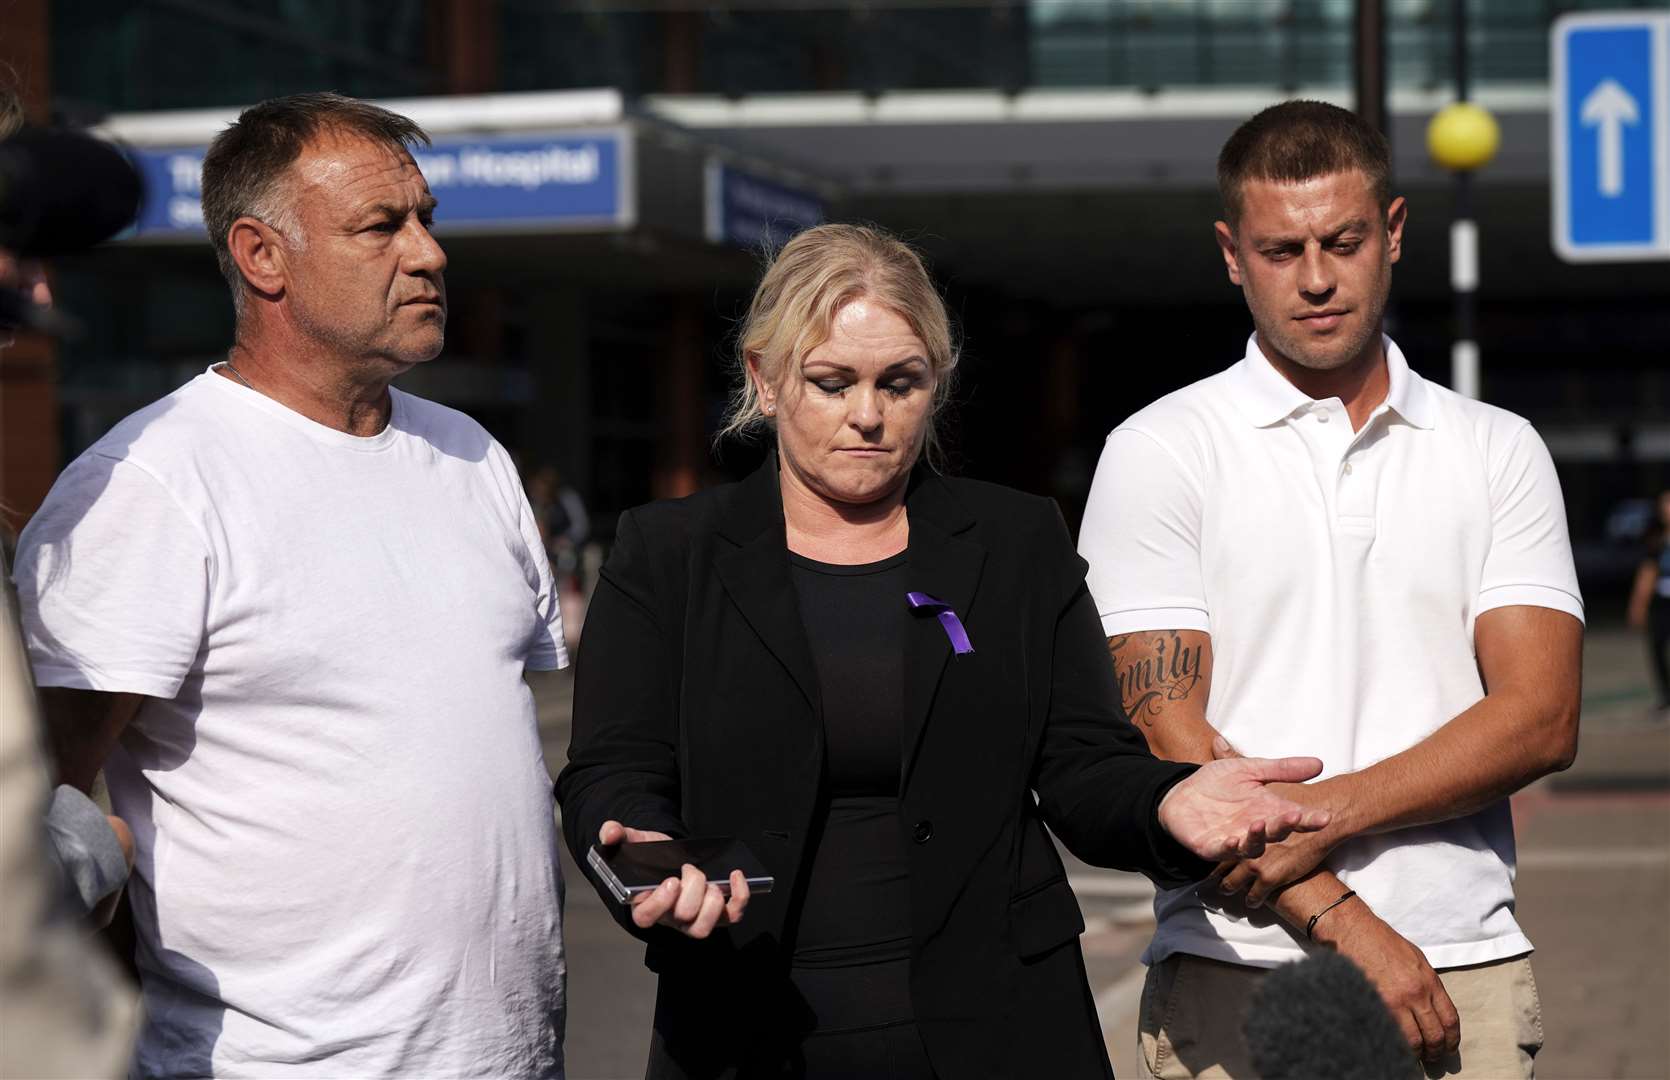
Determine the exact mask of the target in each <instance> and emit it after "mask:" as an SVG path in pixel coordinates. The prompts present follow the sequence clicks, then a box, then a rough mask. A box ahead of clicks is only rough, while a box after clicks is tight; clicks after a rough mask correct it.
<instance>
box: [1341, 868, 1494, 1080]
mask: <svg viewBox="0 0 1670 1080" xmlns="http://www.w3.org/2000/svg"><path fill="white" fill-rule="evenodd" d="M1315 939H1316V940H1317V941H1318V942H1321V943H1323V944H1325V945H1329V946H1331V947H1332V948H1333V949H1334V950H1335V951H1336V952H1338V953H1339V954H1340V955H1341V956H1344V957H1345V958H1347V959H1348V960H1350V961H1351V962H1352V963H1354V964H1356V965H1357V966H1358V967H1360V968H1362V969H1363V974H1364V975H1367V976H1368V980H1369V982H1371V983H1373V984H1374V988H1375V989H1376V990H1378V991H1380V997H1381V1000H1383V1001H1385V1003H1386V1007H1387V1008H1388V1009H1390V1010H1391V1013H1392V1019H1394V1020H1396V1021H1397V1025H1398V1027H1399V1028H1400V1029H1401V1030H1402V1031H1403V1037H1404V1038H1405V1039H1407V1040H1408V1042H1409V1048H1410V1049H1411V1050H1413V1051H1414V1052H1415V1054H1416V1055H1417V1056H1419V1057H1421V1058H1424V1059H1425V1060H1427V1061H1436V1060H1438V1059H1440V1058H1442V1057H1444V1056H1445V1055H1446V1054H1452V1053H1454V1052H1455V1050H1456V1048H1457V1047H1458V1046H1460V1045H1461V1017H1460V1015H1459V1014H1458V1013H1457V1012H1456V1009H1455V1003H1454V1002H1452V1001H1451V1000H1450V995H1449V993H1448V992H1447V991H1445V989H1444V984H1443V983H1442V982H1440V981H1439V979H1438V973H1437V972H1436V971H1434V970H1432V965H1431V964H1429V963H1427V960H1426V957H1425V956H1423V955H1422V954H1421V950H1419V949H1417V948H1415V946H1413V945H1411V944H1410V943H1409V942H1408V941H1407V940H1406V939H1405V938H1404V937H1403V936H1402V935H1401V934H1399V933H1398V932H1397V931H1396V930H1393V929H1392V928H1391V927H1390V926H1388V925H1387V924H1386V923H1385V922H1384V921H1383V920H1381V919H1380V917H1379V916H1377V915H1375V914H1374V912H1372V911H1370V910H1369V908H1368V905H1367V904H1364V903H1362V902H1361V901H1359V900H1357V899H1355V898H1353V899H1351V900H1347V901H1346V902H1345V903H1343V904H1341V905H1340V906H1339V907H1337V908H1335V909H1333V910H1332V911H1330V912H1328V913H1327V914H1326V915H1324V916H1323V917H1322V918H1321V919H1319V920H1318V921H1317V923H1316V933H1315Z"/></svg>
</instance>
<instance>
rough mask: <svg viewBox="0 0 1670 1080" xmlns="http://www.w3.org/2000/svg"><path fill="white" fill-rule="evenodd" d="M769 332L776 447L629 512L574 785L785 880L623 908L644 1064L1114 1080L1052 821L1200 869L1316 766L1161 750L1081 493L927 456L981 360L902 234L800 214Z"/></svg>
mask: <svg viewBox="0 0 1670 1080" xmlns="http://www.w3.org/2000/svg"><path fill="white" fill-rule="evenodd" d="M738 352H739V357H738V366H739V371H738V372H737V375H738V379H739V383H740V391H739V395H738V397H737V400H736V402H735V405H734V408H733V410H732V413H731V417H730V425H729V428H728V430H729V431H732V432H735V431H743V430H748V431H754V430H763V431H766V432H769V433H771V434H772V435H774V436H775V443H776V452H775V453H772V454H769V455H768V456H767V459H766V462H765V463H764V464H763V465H762V466H761V467H760V468H759V470H758V471H756V472H755V473H754V474H753V475H752V476H751V477H749V478H748V479H746V480H744V481H743V482H742V483H740V484H729V485H725V486H721V487H718V488H714V489H710V490H708V491H704V492H701V493H698V494H696V495H692V496H690V497H688V498H685V499H680V500H676V501H669V502H660V503H655V504H652V505H650V506H645V507H641V508H639V509H637V510H633V511H629V512H628V513H626V514H624V515H623V516H622V517H621V521H620V527H619V530H618V533H617V537H616V543H615V547H614V550H613V552H612V553H611V555H610V559H609V562H608V564H607V565H606V566H605V568H604V570H603V574H602V580H601V582H600V583H599V585H598V587H597V590H596V592H595V594H594V596H593V599H592V605H591V610H590V615H589V619H588V626H587V631H586V643H585V647H584V648H583V649H582V650H581V662H580V665H579V669H578V671H577V673H576V685H575V700H574V730H573V739H572V742H571V744H570V747H569V762H568V766H567V767H566V768H565V769H564V770H563V772H562V775H561V777H560V779H559V782H558V790H559V792H560V795H561V800H562V805H563V825H564V830H565V833H566V835H567V838H568V843H569V846H570V848H571V850H572V851H573V852H574V854H575V857H576V858H577V859H579V861H580V863H581V865H585V863H586V855H587V851H588V849H589V848H590V847H591V846H592V845H594V844H601V845H610V844H614V843H618V842H620V841H623V840H624V841H628V842H632V841H646V840H655V839H665V838H667V837H683V836H714V835H728V836H736V837H739V838H741V839H742V840H743V841H744V842H745V843H746V844H747V845H748V846H749V848H750V849H751V850H753V851H754V852H756V853H757V854H758V856H759V857H760V858H761V859H762V860H763V861H764V863H765V866H766V868H767V869H768V870H769V871H770V872H771V873H772V874H774V875H775V878H776V882H775V886H774V888H773V890H772V891H771V892H770V893H769V894H767V895H763V896H760V897H757V898H753V897H750V895H749V892H748V888H747V884H746V882H745V881H744V880H743V879H742V877H741V875H740V874H733V875H732V877H731V882H730V894H729V897H728V898H727V897H725V896H723V895H721V893H720V891H719V889H718V888H717V887H716V886H713V885H708V884H707V883H706V879H705V877H704V875H703V874H702V873H700V872H699V871H697V870H696V869H695V868H694V867H686V868H685V871H684V874H683V877H682V878H681V879H680V878H672V879H669V880H668V881H666V882H664V883H663V884H662V886H661V887H660V888H659V889H657V890H655V891H654V892H652V893H648V894H643V895H642V896H640V897H639V898H638V899H637V901H636V902H635V904H634V905H633V906H632V907H630V908H625V907H621V906H619V905H615V906H614V907H613V910H614V911H615V913H616V916H617V918H618V919H619V921H620V922H621V924H622V925H623V926H624V927H625V928H626V929H627V930H629V931H630V932H632V933H634V934H636V935H637V936H639V937H640V938H642V939H643V940H644V941H645V942H646V943H647V944H648V950H647V955H646V963H647V964H648V965H649V967H650V968H651V969H652V970H654V971H656V972H658V973H659V975H660V988H659V993H658V995H657V999H656V1009H655V1021H654V1024H655V1029H654V1036H653V1041H652V1046H651V1057H650V1063H649V1069H648V1074H649V1075H650V1076H652V1077H658V1078H660V1077H719V1076H780V1075H791V1076H804V1077H813V1078H835V1077H842V1078H846V1077H890V1078H895V1080H911V1078H923V1080H926V1078H929V1077H938V1078H940V1080H963V1078H967V1080H974V1078H980V1080H990V1078H1000V1077H1013V1078H1017V1080H1020V1078H1033V1077H1063V1078H1068V1077H1108V1076H1111V1070H1110V1068H1109V1065H1108V1058H1107V1050H1106V1046H1105V1044H1104V1042H1103V1039H1102V1033H1101V1029H1100V1027H1099V1025H1098V1022H1097V1018H1096V1007H1095V1003H1094V1001H1093V999H1092V998H1091V994H1090V989H1089V986H1088V984H1087V982H1086V978H1085V970H1084V962H1083V958H1082V956H1081V954H1080V951H1079V945H1078V935H1079V934H1080V932H1082V931H1083V929H1084V921H1083V918H1082V917H1081V915H1080V913H1079V909H1078V905H1077V903H1076V901H1075V900H1074V897H1073V893H1072V890H1071V888H1070V887H1069V886H1068V883H1067V878H1066V874H1065V872H1064V870H1063V868H1062V863H1061V860H1060V857H1059V856H1058V855H1057V853H1056V849H1055V846H1054V843H1053V841H1052V840H1051V839H1050V836H1049V833H1047V832H1046V831H1045V826H1046V824H1047V825H1048V826H1049V827H1050V829H1052V830H1053V831H1054V832H1055V835H1056V836H1058V837H1060V838H1061V840H1062V841H1063V842H1064V843H1065V844H1066V845H1067V846H1068V848H1070V849H1071V850H1072V851H1073V852H1074V853H1076V854H1077V855H1079V856H1080V857H1081V858H1083V859H1085V860H1087V861H1089V862H1091V863H1094V864H1097V865H1101V866H1115V867H1122V868H1130V869H1140V870H1143V871H1144V872H1147V873H1149V874H1152V875H1154V876H1155V877H1157V878H1158V879H1160V880H1161V881H1163V882H1165V883H1167V884H1170V885H1181V884H1183V883H1186V882H1192V881H1195V880H1198V879H1199V878H1200V877H1201V876H1203V875H1204V874H1205V873H1206V872H1207V871H1208V870H1209V869H1210V867H1211V864H1210V863H1208V862H1204V861H1202V857H1203V856H1204V857H1208V858H1218V857H1223V856H1227V855H1229V854H1231V853H1233V852H1236V851H1239V852H1241V853H1242V854H1248V855H1251V854H1256V853H1257V852H1258V851H1259V850H1261V849H1262V847H1263V843H1264V837H1265V836H1266V835H1268V836H1270V837H1275V836H1280V835H1284V834H1286V832H1287V831H1288V830H1289V829H1290V828H1292V827H1294V826H1295V825H1296V824H1299V823H1300V820H1301V815H1299V814H1298V813H1297V811H1296V809H1295V808H1294V807H1293V806H1292V804H1290V803H1287V802H1286V801H1285V800H1281V799H1276V798H1272V797H1271V796H1269V795H1268V794H1266V789H1265V787H1264V782H1265V781H1267V780H1272V779H1289V780H1296V779H1303V778H1305V777H1307V776H1309V775H1311V774H1312V772H1313V771H1314V769H1315V767H1316V762H1315V761H1314V760H1306V759H1294V760H1288V761H1278V762H1265V761H1252V760H1245V761H1235V762H1216V763H1213V764H1212V765H1209V766H1207V767H1205V768H1203V769H1200V770H1199V771H1198V772H1197V771H1196V770H1195V769H1194V767H1192V766H1180V765H1174V764H1166V763H1162V762H1159V761H1156V760H1155V759H1154V758H1153V756H1152V755H1150V754H1149V753H1148V752H1147V750H1146V749H1145V748H1144V746H1143V745H1142V739H1141V737H1140V736H1139V735H1138V734H1137V732H1136V730H1135V729H1134V728H1132V727H1131V725H1130V723H1129V722H1128V721H1127V720H1126V719H1125V717H1124V716H1123V715H1121V713H1120V711H1119V702H1118V695H1117V692H1116V690H1115V687H1114V685H1113V681H1112V677H1111V674H1112V673H1111V672H1110V671H1109V669H1108V667H1107V663H1106V656H1105V654H1104V653H1103V651H1102V641H1101V638H1100V635H1099V632H1098V630H1097V626H1096V614H1095V610H1094V608H1093V606H1092V604H1091V601H1090V597H1089V594H1088V593H1087V592H1086V591H1085V588H1084V564H1083V562H1082V561H1080V560H1079V559H1078V558H1077V557H1076V556H1075V555H1074V554H1073V550H1072V544H1071V541H1070V540H1069V538H1068V535H1067V531H1066V528H1065V526H1064V525H1063V523H1062V520H1061V516H1060V514H1059V513H1058V511H1057V510H1056V508H1055V506H1054V504H1052V503H1051V502H1050V501H1049V500H1047V499H1042V498H1038V497H1036V496H1031V495H1024V494H1021V493H1020V492H1016V491H1012V490H1009V489H1007V488H1002V487H998V486H996V485H992V484H982V483H977V482H974V481H967V480H953V479H948V478H946V477H943V476H940V475H939V474H938V473H936V472H935V471H934V469H933V468H932V467H931V465H929V464H927V463H925V462H924V456H925V455H926V456H927V458H928V459H929V460H930V461H931V459H932V454H933V448H934V446H935V439H936V434H935V424H936V422H937V421H938V420H939V418H940V413H941V411H942V409H943V407H944V405H945V402H946V401H947V399H948V397H949V391H950V385H951V377H952V370H953V367H954V365H955V363H956V353H955V351H954V349H953V346H952V340H951V331H950V327H949V324H948V320H947V317H946V313H945V308H944V305H943V303H942V301H941V300H940V297H939V295H938V293H937V292H936V291H935V289H934V287H933V284H932V282H931V281H930V280H929V278H928V276H927V273H926V271H925V270H924V269H923V267H922V264H921V262H920V261H919V260H918V258H917V256H916V254H915V253H914V252H912V251H911V250H910V249H909V248H908V247H906V246H905V245H904V244H902V243H900V242H899V241H897V240H894V239H892V238H890V237H887V236H885V235H883V234H881V233H879V232H876V231H873V230H870V229H864V228H858V227H854V226H846V225H826V226H820V227H818V228H814V229H810V230H808V231H806V232H804V233H802V234H801V235H800V236H799V237H797V238H796V239H794V240H793V241H791V242H790V243H789V244H788V245H787V246H786V247H785V248H784V249H783V251H782V252H781V254H779V255H778V257H777V259H776V260H775V262H774V263H773V264H772V266H771V268H770V269H769V270H768V271H767V272H766V274H765V276H764V279H763V280H762V281H761V283H760V286H759V288H758V290H757V292H756V293H755V296H754V300H753V303H752V306H751V308H750V310H749V313H748V316H747V319H746V320H745V322H744V324H743V326H742V329H741V334H740V345H739V349H738ZM1319 823H1320V822H1319V820H1318V819H1308V820H1306V821H1304V823H1303V824H1304V825H1305V827H1315V826H1316V825H1318V824H1319ZM599 891H600V892H603V891H604V890H603V889H602V887H601V886H600V887H599ZM605 898H606V902H607V894H606V893H605ZM744 912H746V918H744Z"/></svg>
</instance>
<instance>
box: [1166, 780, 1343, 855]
mask: <svg viewBox="0 0 1670 1080" xmlns="http://www.w3.org/2000/svg"><path fill="white" fill-rule="evenodd" d="M1321 771H1322V762H1321V761H1319V760H1317V759H1316V758H1307V757H1290V758H1274V759H1266V758H1233V759H1224V760H1219V761H1213V762H1209V763H1207V764H1205V765H1202V766H1201V767H1200V770H1199V771H1198V772H1196V773H1195V774H1194V775H1192V776H1190V777H1189V778H1188V779H1186V780H1184V781H1182V782H1181V783H1179V784H1178V785H1177V786H1175V787H1173V788H1172V789H1171V790H1170V791H1168V792H1166V796H1165V798H1163V799H1161V800H1160V814H1159V816H1160V824H1161V825H1162V826H1163V827H1164V828H1165V830H1166V831H1167V832H1169V833H1170V834H1171V835H1172V836H1174V837H1176V838H1177V840H1178V842H1179V843H1181V844H1182V845H1183V846H1184V847H1186V848H1188V849H1189V850H1190V851H1192V852H1194V853H1195V854H1196V855H1198V856H1200V857H1201V858H1203V859H1225V858H1229V857H1231V856H1238V857H1240V858H1244V859H1253V858H1257V857H1258V856H1260V855H1262V854H1264V847H1265V844H1266V843H1273V842H1275V841H1278V840H1281V839H1283V838H1284V837H1286V836H1287V835H1288V834H1289V833H1292V832H1295V831H1297V832H1313V831H1315V830H1317V829H1320V828H1322V827H1323V826H1325V825H1327V824H1328V817H1329V815H1328V812H1327V811H1326V810H1314V809H1308V808H1306V807H1304V806H1301V805H1299V804H1298V803H1295V802H1292V801H1290V800H1288V799H1284V798H1282V797H1281V796H1280V795H1277V794H1275V793H1274V792H1273V791H1271V790H1270V788H1269V787H1268V785H1270V784H1271V783H1274V782H1288V783H1296V782H1299V781H1302V780H1309V779H1310V778H1311V777H1313V776H1315V775H1316V774H1317V773H1319V772H1321Z"/></svg>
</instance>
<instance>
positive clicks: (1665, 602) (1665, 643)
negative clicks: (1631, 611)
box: [1647, 596, 1670, 708]
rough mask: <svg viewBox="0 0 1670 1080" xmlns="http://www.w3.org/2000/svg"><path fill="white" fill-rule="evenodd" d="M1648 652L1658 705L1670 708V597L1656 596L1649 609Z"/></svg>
mask: <svg viewBox="0 0 1670 1080" xmlns="http://www.w3.org/2000/svg"><path fill="white" fill-rule="evenodd" d="M1647 651H1648V655H1649V656H1650V658H1651V660H1652V667H1653V689H1654V690H1655V691H1656V692H1657V694H1658V705H1659V707H1660V708H1664V707H1666V706H1670V597H1663V596H1654V597H1653V600H1652V603H1651V604H1649V605H1648V607H1647Z"/></svg>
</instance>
